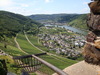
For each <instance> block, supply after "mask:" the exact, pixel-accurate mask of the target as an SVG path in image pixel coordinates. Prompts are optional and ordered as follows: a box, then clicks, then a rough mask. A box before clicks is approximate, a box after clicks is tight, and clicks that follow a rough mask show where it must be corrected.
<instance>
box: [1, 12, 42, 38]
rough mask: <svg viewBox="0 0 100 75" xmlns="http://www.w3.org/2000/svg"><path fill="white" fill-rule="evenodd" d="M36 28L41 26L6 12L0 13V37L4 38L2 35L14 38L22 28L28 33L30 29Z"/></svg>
mask: <svg viewBox="0 0 100 75" xmlns="http://www.w3.org/2000/svg"><path fill="white" fill-rule="evenodd" d="M24 25H25V27H24ZM38 26H41V24H40V23H38V22H35V21H33V20H32V19H30V18H28V17H25V16H22V15H19V14H14V13H11V12H7V11H0V37H4V35H5V36H16V33H18V32H20V31H22V30H23V28H24V29H25V30H26V31H28V30H30V29H31V28H32V27H35V28H37V27H38Z"/></svg>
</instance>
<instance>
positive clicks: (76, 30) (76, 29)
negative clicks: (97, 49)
mask: <svg viewBox="0 0 100 75" xmlns="http://www.w3.org/2000/svg"><path fill="white" fill-rule="evenodd" d="M45 26H55V27H61V28H65V29H68V30H70V31H72V32H75V33H79V34H83V35H86V34H87V32H86V31H84V30H82V29H78V28H75V27H71V26H67V25H50V24H45Z"/></svg>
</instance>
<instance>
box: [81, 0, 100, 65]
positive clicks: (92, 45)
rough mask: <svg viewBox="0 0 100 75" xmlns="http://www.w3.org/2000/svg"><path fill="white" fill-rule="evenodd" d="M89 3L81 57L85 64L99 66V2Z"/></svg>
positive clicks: (97, 0) (96, 0)
mask: <svg viewBox="0 0 100 75" xmlns="http://www.w3.org/2000/svg"><path fill="white" fill-rule="evenodd" d="M92 1H93V2H91V3H89V7H90V11H91V13H90V14H88V19H87V26H88V28H89V31H90V32H88V35H87V37H86V44H85V46H84V51H83V56H84V58H85V61H86V62H87V63H91V64H95V65H100V0H92Z"/></svg>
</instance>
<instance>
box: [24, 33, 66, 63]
mask: <svg viewBox="0 0 100 75" xmlns="http://www.w3.org/2000/svg"><path fill="white" fill-rule="evenodd" d="M24 35H25V37H26V39H27V41H28V42H29V43H30V44H31V45H32V46H33V47H35V48H37V49H38V50H40V51H41V52H44V53H45V51H43V50H42V49H40V48H38V47H36V46H35V45H34V44H33V43H32V42H31V41H30V40H29V39H28V37H27V35H26V33H25V31H24ZM46 53H47V54H48V55H50V56H52V57H53V58H54V59H56V60H60V61H62V62H65V61H63V60H61V59H59V57H60V56H57V55H55V54H52V53H48V52H46ZM54 56H56V57H58V58H56V57H54ZM60 58H63V57H60ZM65 63H66V62H65Z"/></svg>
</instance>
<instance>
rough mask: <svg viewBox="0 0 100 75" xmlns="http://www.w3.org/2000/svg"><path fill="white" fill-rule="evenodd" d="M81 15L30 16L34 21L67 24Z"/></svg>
mask: <svg viewBox="0 0 100 75" xmlns="http://www.w3.org/2000/svg"><path fill="white" fill-rule="evenodd" d="M79 15H80V14H52V15H42V14H41V15H31V16H28V17H30V18H31V19H33V20H36V21H39V22H48V21H49V22H50V21H51V22H65V21H66V22H67V21H70V20H72V19H74V18H76V17H78V16H79Z"/></svg>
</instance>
